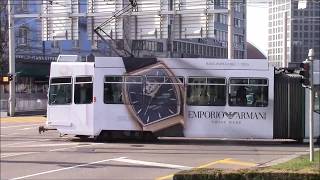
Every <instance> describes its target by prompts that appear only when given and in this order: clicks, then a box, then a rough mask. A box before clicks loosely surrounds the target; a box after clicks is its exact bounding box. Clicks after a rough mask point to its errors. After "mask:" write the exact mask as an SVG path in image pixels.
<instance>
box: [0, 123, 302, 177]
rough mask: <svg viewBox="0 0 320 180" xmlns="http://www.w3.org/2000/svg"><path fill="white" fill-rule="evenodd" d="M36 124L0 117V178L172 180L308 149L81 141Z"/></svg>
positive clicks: (274, 145) (268, 145) (249, 143)
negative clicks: (176, 176)
mask: <svg viewBox="0 0 320 180" xmlns="http://www.w3.org/2000/svg"><path fill="white" fill-rule="evenodd" d="M41 124H43V119H41V118H40V120H39V118H38V119H36V120H32V118H31V120H30V118H29V119H28V120H25V119H24V118H23V117H21V118H20V119H15V120H12V119H5V120H3V119H2V120H1V171H0V172H1V179H110V180H112V179H115V180H116V179H121V180H123V179H128V180H129V179H130V180H133V179H157V180H161V179H172V175H173V174H174V173H176V172H178V171H181V170H186V169H191V168H201V167H211V168H213V167H214V168H227V169H238V168H251V167H255V166H259V165H264V164H266V163H270V162H275V161H278V160H283V159H285V158H288V157H293V156H295V155H297V154H301V153H306V152H307V150H308V147H307V145H298V144H282V143H269V142H255V141H217V140H187V139H162V140H160V141H159V142H157V143H143V142H133V141H130V142H104V143H96V142H93V141H87V142H82V141H79V140H78V139H77V138H74V137H72V136H64V137H60V136H59V133H58V132H57V131H49V132H45V133H44V134H39V133H38V131H37V128H38V126H39V125H41Z"/></svg>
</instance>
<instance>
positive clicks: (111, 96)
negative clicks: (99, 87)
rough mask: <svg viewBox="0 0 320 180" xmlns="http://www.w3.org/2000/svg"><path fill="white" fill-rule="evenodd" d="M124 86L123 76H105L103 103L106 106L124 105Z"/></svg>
mask: <svg viewBox="0 0 320 180" xmlns="http://www.w3.org/2000/svg"><path fill="white" fill-rule="evenodd" d="M122 85H123V78H122V77H121V76H105V78H104V91H103V92H104V95H103V102H104V103H105V104H123V100H122Z"/></svg>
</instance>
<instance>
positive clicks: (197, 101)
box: [187, 77, 226, 106]
mask: <svg viewBox="0 0 320 180" xmlns="http://www.w3.org/2000/svg"><path fill="white" fill-rule="evenodd" d="M187 105H190V106H225V105H226V79H225V78H213V77H189V78H188V85H187Z"/></svg>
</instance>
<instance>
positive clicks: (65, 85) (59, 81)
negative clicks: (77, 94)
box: [49, 77, 72, 105]
mask: <svg viewBox="0 0 320 180" xmlns="http://www.w3.org/2000/svg"><path fill="white" fill-rule="evenodd" d="M71 101H72V80H71V77H63V78H62V77H60V78H51V80H50V88H49V104H50V105H64V104H71Z"/></svg>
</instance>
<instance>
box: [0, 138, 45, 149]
mask: <svg viewBox="0 0 320 180" xmlns="http://www.w3.org/2000/svg"><path fill="white" fill-rule="evenodd" d="M49 140H51V139H42V140H39V141H27V142H16V143H11V144H6V145H3V146H1V147H10V146H12V145H18V144H19V145H20V144H28V143H34V142H43V141H49Z"/></svg>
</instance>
